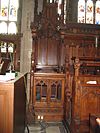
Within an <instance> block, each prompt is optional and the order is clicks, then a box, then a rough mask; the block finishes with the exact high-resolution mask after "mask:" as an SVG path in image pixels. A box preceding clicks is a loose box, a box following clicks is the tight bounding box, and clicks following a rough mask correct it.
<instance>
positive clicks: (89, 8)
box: [86, 0, 93, 24]
mask: <svg viewBox="0 0 100 133" xmlns="http://www.w3.org/2000/svg"><path fill="white" fill-rule="evenodd" d="M86 23H90V24H93V1H92V0H87V4H86Z"/></svg>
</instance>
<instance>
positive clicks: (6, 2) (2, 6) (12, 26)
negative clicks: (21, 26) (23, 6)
mask: <svg viewBox="0 0 100 133" xmlns="http://www.w3.org/2000/svg"><path fill="white" fill-rule="evenodd" d="M17 10H18V0H0V29H1V28H2V27H3V28H2V29H1V31H0V33H17V25H16V22H17ZM2 22H3V23H2ZM11 22H12V23H11Z"/></svg>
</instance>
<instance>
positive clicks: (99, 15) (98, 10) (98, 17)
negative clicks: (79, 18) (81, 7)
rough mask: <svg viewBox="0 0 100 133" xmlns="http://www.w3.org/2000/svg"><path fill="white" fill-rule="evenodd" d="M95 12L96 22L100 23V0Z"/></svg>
mask: <svg viewBox="0 0 100 133" xmlns="http://www.w3.org/2000/svg"><path fill="white" fill-rule="evenodd" d="M95 13H96V15H95V23H96V24H100V0H97V2H96V8H95Z"/></svg>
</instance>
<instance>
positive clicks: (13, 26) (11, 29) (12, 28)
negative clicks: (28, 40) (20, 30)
mask: <svg viewBox="0 0 100 133" xmlns="http://www.w3.org/2000/svg"><path fill="white" fill-rule="evenodd" d="M8 33H9V34H14V33H15V34H16V23H15V22H11V23H9V26H8Z"/></svg>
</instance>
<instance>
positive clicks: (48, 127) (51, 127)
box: [25, 122, 68, 133]
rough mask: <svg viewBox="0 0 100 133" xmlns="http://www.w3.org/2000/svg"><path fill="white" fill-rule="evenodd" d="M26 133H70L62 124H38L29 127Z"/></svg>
mask: <svg viewBox="0 0 100 133" xmlns="http://www.w3.org/2000/svg"><path fill="white" fill-rule="evenodd" d="M25 133H68V131H66V130H65V128H64V125H63V124H62V123H61V122H59V123H44V122H38V123H34V124H31V125H28V127H27V128H26V129H25Z"/></svg>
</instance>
